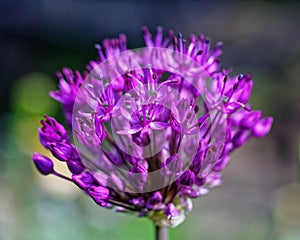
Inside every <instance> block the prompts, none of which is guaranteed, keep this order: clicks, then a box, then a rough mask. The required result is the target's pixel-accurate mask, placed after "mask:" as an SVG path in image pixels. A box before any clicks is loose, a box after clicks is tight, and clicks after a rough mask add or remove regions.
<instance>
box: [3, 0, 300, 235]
mask: <svg viewBox="0 0 300 240" xmlns="http://www.w3.org/2000/svg"><path fill="white" fill-rule="evenodd" d="M299 12H300V4H299V3H297V2H296V1H295V2H294V1H260V2H258V1H183V0H176V1H165V2H160V1H146V0H141V1H134V0H131V1H121V0H119V1H108V0H106V1H96V0H23V1H18V0H2V1H0V83H1V85H0V86H1V87H0V240H36V239H42V240H51V239H56V240H60V239H64V240H66V239H72V240H83V239H84V240H100V239H105V240H106V239H108V240H109V239H112V240H118V239H128V240H140V239H145V240H150V239H153V238H154V233H153V226H152V225H151V223H150V222H149V221H148V220H147V219H137V218H136V217H135V216H130V215H125V214H120V213H118V214H117V213H114V212H112V211H109V210H105V209H101V208H99V207H97V206H96V205H95V204H94V203H93V202H92V200H90V199H88V198H87V197H86V196H85V195H84V194H83V193H81V192H80V191H78V190H77V189H76V188H75V187H73V186H71V185H70V184H66V183H64V182H61V181H60V180H57V179H55V178H52V177H41V176H39V174H38V173H37V172H36V170H35V169H34V168H33V164H32V162H31V154H32V152H33V151H40V152H43V150H42V148H41V146H40V145H39V143H38V137H37V128H38V126H39V120H40V119H41V118H42V116H43V114H44V113H47V114H49V115H52V116H55V117H57V118H58V119H60V120H62V119H63V118H62V111H61V109H60V106H59V104H57V103H56V102H55V101H54V100H52V99H50V97H49V95H48V92H49V90H54V89H56V88H57V79H56V78H55V72H56V71H58V70H60V69H61V68H62V67H64V66H68V67H71V68H73V69H78V70H81V71H82V70H83V69H84V68H85V65H86V64H87V63H88V61H89V60H90V59H94V58H96V56H97V54H96V51H95V50H94V47H93V46H94V43H99V42H101V40H103V39H104V38H105V37H114V36H117V35H118V34H119V33H120V32H124V33H126V34H127V36H128V41H129V47H131V48H132V47H141V46H142V36H141V31H140V29H141V27H142V26H143V25H147V26H149V28H150V29H151V31H155V28H156V26H158V25H162V26H164V27H165V29H168V28H172V29H174V31H175V32H176V33H178V32H182V33H183V34H184V35H185V36H188V34H190V33H196V34H199V33H203V34H205V35H206V36H209V37H211V39H212V41H213V42H216V41H219V40H221V41H223V42H224V43H225V45H224V48H223V50H224V55H223V57H222V58H221V60H222V62H223V67H224V68H228V67H231V66H233V67H234V69H235V73H237V74H238V73H240V72H243V73H247V72H251V73H252V74H253V78H254V83H255V85H254V90H253V95H252V104H253V106H254V108H256V109H262V110H263V111H264V114H265V115H272V116H273V117H274V118H275V121H274V126H273V130H272V132H271V133H270V134H269V135H268V136H267V137H266V138H265V139H263V140H260V141H258V140H252V141H251V142H250V143H248V144H247V146H245V147H244V148H243V149H241V150H239V151H237V152H236V153H235V154H234V155H233V156H232V161H231V163H230V165H229V166H228V168H227V169H226V170H225V171H224V176H223V180H224V185H223V186H222V187H220V188H217V189H213V190H212V192H211V193H210V194H209V195H207V196H205V197H202V198H200V199H198V200H196V201H194V211H193V212H192V213H190V214H189V216H188V217H187V220H186V221H185V222H184V223H183V224H182V225H180V226H179V227H178V228H176V229H173V230H171V239H173V240H177V239H191V240H199V239H200V240H201V239H205V240H209V239H213V240H241V239H242V240H248V239H249V240H250V239H251V240H253V239H254V240H265V239H270V240H299V239H300V187H299V183H300V182H299V179H300V178H299V172H300V168H299V158H300V156H299V149H300V144H299V143H300V124H299V122H300V104H299V102H300V80H299V76H300V30H299V23H300V14H299ZM58 167H59V168H60V169H61V170H62V171H64V169H63V167H62V166H58Z"/></svg>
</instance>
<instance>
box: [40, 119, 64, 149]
mask: <svg viewBox="0 0 300 240" xmlns="http://www.w3.org/2000/svg"><path fill="white" fill-rule="evenodd" d="M41 124H42V125H43V126H42V127H41V128H40V129H39V136H40V142H41V144H42V145H43V146H44V147H45V148H47V149H50V144H51V143H55V142H62V141H68V139H69V138H68V134H67V131H66V129H65V128H64V127H63V126H62V125H61V124H59V123H58V122H57V121H56V120H55V119H54V118H52V117H49V116H47V115H45V120H41Z"/></svg>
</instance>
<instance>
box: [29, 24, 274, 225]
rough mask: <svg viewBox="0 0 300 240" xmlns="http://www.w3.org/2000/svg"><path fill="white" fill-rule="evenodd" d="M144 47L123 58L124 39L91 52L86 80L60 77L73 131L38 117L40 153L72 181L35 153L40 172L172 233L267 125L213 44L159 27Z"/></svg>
mask: <svg viewBox="0 0 300 240" xmlns="http://www.w3.org/2000/svg"><path fill="white" fill-rule="evenodd" d="M142 32H143V35H144V39H145V45H146V47H145V48H140V49H135V50H127V47H126V37H125V35H120V37H119V38H117V39H106V40H104V41H103V42H102V45H99V44H97V45H96V49H97V51H98V55H99V57H98V59H97V60H93V61H91V62H90V63H89V64H88V66H87V70H86V72H84V73H82V74H81V73H79V72H78V71H75V72H73V71H72V70H70V69H67V68H65V69H63V71H62V73H58V74H57V76H58V79H59V90H57V91H54V92H51V93H50V95H51V96H52V97H53V98H54V99H56V100H58V101H59V102H61V104H62V107H63V109H64V113H65V117H66V122H67V124H68V127H69V128H70V130H71V132H72V137H73V140H74V141H73V143H71V141H70V138H69V137H68V135H67V130H66V129H65V128H64V127H63V125H61V124H59V123H58V122H57V121H56V120H55V119H54V118H51V117H49V116H45V120H42V125H43V126H42V127H41V128H40V129H39V135H40V141H41V143H42V145H43V146H44V147H45V148H46V149H48V150H49V151H51V153H52V154H53V156H54V157H55V158H57V159H58V160H59V161H63V162H65V163H66V164H67V166H68V168H69V170H70V175H71V178H68V177H65V176H62V175H61V174H59V173H57V172H56V171H55V170H54V169H53V163H52V161H51V160H50V159H49V158H46V157H44V156H42V155H40V154H37V153H35V154H34V155H33V160H34V163H35V165H36V166H37V169H38V170H39V171H40V172H41V173H42V174H45V175H47V174H54V175H56V176H58V177H63V178H64V179H67V180H69V181H72V182H73V183H74V184H76V185H77V186H78V187H79V188H81V189H82V190H83V191H84V192H85V193H86V194H87V195H89V196H90V197H91V198H92V199H93V200H94V201H95V202H96V203H97V204H98V205H100V206H102V207H106V208H113V207H116V211H118V212H124V211H127V212H136V213H137V214H138V216H147V217H149V218H151V219H152V220H153V221H154V223H155V224H157V225H161V226H167V227H174V226H176V225H178V224H179V223H181V222H182V221H183V220H184V218H185V214H186V213H187V212H189V211H191V209H192V204H191V199H192V198H197V197H200V196H202V195H205V194H207V193H208V191H209V189H210V188H212V187H215V186H218V185H220V184H221V173H222V170H223V169H224V168H225V167H226V165H227V164H228V162H229V155H230V153H231V152H232V151H234V150H235V149H237V148H239V147H241V146H242V145H244V144H245V143H246V142H247V141H248V140H249V139H250V138H252V137H257V138H261V137H263V136H265V135H266V134H267V133H268V132H269V131H270V128H271V125H272V118H270V117H266V118H262V113H261V112H260V111H256V110H252V108H251V105H250V104H249V103H248V100H249V97H250V94H251V90H252V85H253V82H252V76H251V74H244V75H243V74H239V75H231V74H230V70H226V69H220V60H219V57H220V55H221V53H222V50H221V46H222V44H221V43H217V44H216V45H215V47H213V48H211V43H210V41H209V40H208V39H207V38H205V37H204V36H203V35H200V36H198V37H197V36H195V35H191V36H190V37H189V39H188V40H185V39H184V38H183V36H182V35H181V34H179V35H178V36H174V35H173V31H168V32H167V34H166V35H165V36H164V34H163V30H162V28H158V29H157V33H156V34H155V35H154V36H153V37H152V35H151V33H150V32H149V31H148V29H147V28H143V31H142Z"/></svg>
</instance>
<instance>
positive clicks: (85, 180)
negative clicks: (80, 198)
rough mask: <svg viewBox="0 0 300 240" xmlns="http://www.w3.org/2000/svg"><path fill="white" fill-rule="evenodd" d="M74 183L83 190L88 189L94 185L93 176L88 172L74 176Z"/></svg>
mask: <svg viewBox="0 0 300 240" xmlns="http://www.w3.org/2000/svg"><path fill="white" fill-rule="evenodd" d="M72 180H73V182H74V183H75V184H76V185H77V186H78V187H80V188H82V189H88V188H89V187H91V186H92V185H93V183H94V178H93V176H92V175H91V174H90V173H88V172H83V173H81V174H79V175H73V176H72Z"/></svg>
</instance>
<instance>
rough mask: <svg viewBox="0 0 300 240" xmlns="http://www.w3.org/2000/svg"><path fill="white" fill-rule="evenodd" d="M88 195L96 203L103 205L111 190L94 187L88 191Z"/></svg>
mask: <svg viewBox="0 0 300 240" xmlns="http://www.w3.org/2000/svg"><path fill="white" fill-rule="evenodd" d="M88 194H89V195H90V196H91V197H92V198H93V199H94V201H95V202H96V203H101V202H103V200H105V199H107V198H108V196H109V190H108V189H107V188H105V187H101V186H97V187H96V186H92V187H89V189H88Z"/></svg>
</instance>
